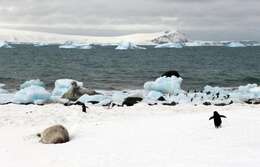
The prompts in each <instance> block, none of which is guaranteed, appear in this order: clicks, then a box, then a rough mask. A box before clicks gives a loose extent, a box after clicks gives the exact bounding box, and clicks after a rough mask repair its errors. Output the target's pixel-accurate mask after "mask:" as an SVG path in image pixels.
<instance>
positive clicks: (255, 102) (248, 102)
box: [245, 98, 260, 104]
mask: <svg viewBox="0 0 260 167" xmlns="http://www.w3.org/2000/svg"><path fill="white" fill-rule="evenodd" d="M245 103H247V104H260V98H259V99H249V100H247V101H245Z"/></svg>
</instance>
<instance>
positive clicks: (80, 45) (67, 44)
mask: <svg viewBox="0 0 260 167" xmlns="http://www.w3.org/2000/svg"><path fill="white" fill-rule="evenodd" d="M59 48H61V49H91V48H92V46H90V45H89V44H84V43H75V42H71V41H68V42H65V43H64V44H63V45H60V46H59Z"/></svg>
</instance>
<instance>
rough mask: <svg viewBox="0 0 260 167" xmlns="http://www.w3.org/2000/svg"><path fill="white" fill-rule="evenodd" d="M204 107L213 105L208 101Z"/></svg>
mask: <svg viewBox="0 0 260 167" xmlns="http://www.w3.org/2000/svg"><path fill="white" fill-rule="evenodd" d="M203 105H205V106H209V105H211V103H210V102H208V101H206V102H204V103H203Z"/></svg>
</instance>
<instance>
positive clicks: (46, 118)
mask: <svg viewBox="0 0 260 167" xmlns="http://www.w3.org/2000/svg"><path fill="white" fill-rule="evenodd" d="M215 110H217V111H219V113H221V114H223V115H225V116H227V118H226V119H223V126H222V128H220V129H215V128H214V126H213V121H209V120H208V119H209V117H210V116H212V112H213V111H215ZM259 118H260V108H259V106H257V105H231V106H225V107H216V106H211V107H205V106H196V107H194V106H190V105H180V106H175V107H169V106H161V105H158V106H147V105H145V104H138V105H136V106H133V107H123V108H122V107H115V108H113V109H109V110H108V109H107V108H103V107H92V108H90V109H87V114H85V113H82V112H81V107H80V106H70V107H65V106H63V105H60V104H50V105H45V106H35V105H27V106H22V105H14V104H10V105H4V106H0V133H1V134H2V135H1V142H0V156H1V164H2V166H8V167H17V166H27V167H35V166H37V167H46V166H49V167H67V166H68V167H71V166H73V167H82V166H91V167H98V166H108V167H110V166H111V167H112V166H113V167H122V166H124V167H130V166H135V167H144V166H149V167H158V166H164V167H172V166H180V167H189V166H200V167H208V166H212V167H219V166H221V167H237V166H239V167H242V166H250V167H257V166H258V165H259V163H260V159H259V154H260V140H259V138H260V134H259V133H257V132H258V131H259V130H260V120H259ZM55 124H62V125H64V126H65V127H66V128H67V129H68V131H69V133H70V135H71V141H70V142H68V143H65V144H60V145H44V144H41V143H39V138H37V137H36V133H39V132H41V131H43V130H44V129H45V128H47V127H49V126H51V125H55Z"/></svg>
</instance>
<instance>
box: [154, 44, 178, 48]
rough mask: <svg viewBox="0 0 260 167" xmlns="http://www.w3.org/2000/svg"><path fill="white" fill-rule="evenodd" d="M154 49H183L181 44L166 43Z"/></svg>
mask: <svg viewBox="0 0 260 167" xmlns="http://www.w3.org/2000/svg"><path fill="white" fill-rule="evenodd" d="M154 48H183V45H182V44H181V43H165V44H159V45H156V46H155V47H154Z"/></svg>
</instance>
